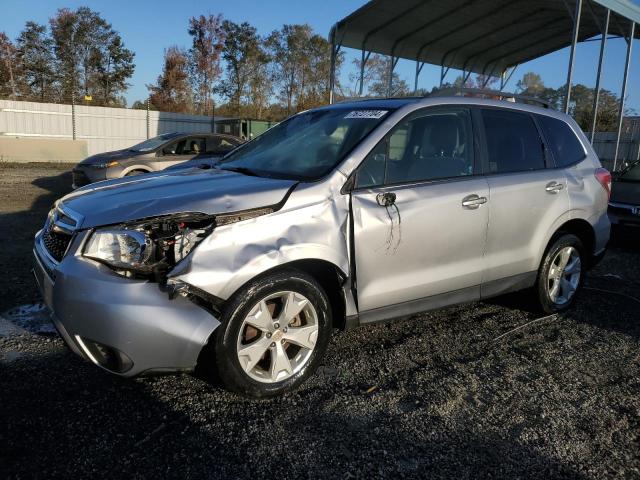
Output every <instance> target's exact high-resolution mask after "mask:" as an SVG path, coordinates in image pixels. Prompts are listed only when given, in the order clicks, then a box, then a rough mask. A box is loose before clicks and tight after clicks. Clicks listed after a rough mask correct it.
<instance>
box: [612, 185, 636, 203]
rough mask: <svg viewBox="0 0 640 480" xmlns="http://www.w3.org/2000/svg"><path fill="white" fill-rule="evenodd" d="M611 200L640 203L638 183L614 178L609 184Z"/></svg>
mask: <svg viewBox="0 0 640 480" xmlns="http://www.w3.org/2000/svg"><path fill="white" fill-rule="evenodd" d="M611 201H612V202H619V203H629V204H631V205H640V183H639V182H622V181H620V180H614V181H613V182H612V184H611Z"/></svg>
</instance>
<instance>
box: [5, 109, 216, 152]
mask: <svg viewBox="0 0 640 480" xmlns="http://www.w3.org/2000/svg"><path fill="white" fill-rule="evenodd" d="M73 110H75V112H73ZM74 113H75V122H74ZM222 118H223V117H216V118H215V120H220V119H222ZM213 122H214V119H213V117H206V116H199V115H184V114H180V113H167V112H154V111H151V112H147V111H146V110H131V109H127V108H109V107H88V106H85V105H76V106H75V107H72V106H71V105H61V104H55V103H35V102H20V101H12V100H0V137H1V136H6V137H14V138H15V137H18V138H21V139H26V138H34V139H35V138H41V139H65V140H72V139H74V123H75V139H76V140H84V141H85V142H86V144H87V153H88V154H89V155H93V154H96V153H101V152H106V151H110V150H119V149H122V148H126V147H130V146H132V145H134V144H136V143H139V142H141V141H143V140H145V139H146V138H148V137H154V136H156V135H160V134H162V133H168V132H185V133H192V132H193V133H202V132H212V131H213V125H214V123H213Z"/></svg>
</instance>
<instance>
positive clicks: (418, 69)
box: [413, 59, 424, 95]
mask: <svg viewBox="0 0 640 480" xmlns="http://www.w3.org/2000/svg"><path fill="white" fill-rule="evenodd" d="M422 67H424V62H421V61H420V60H417V59H416V78H415V81H414V85H413V94H414V95H415V94H417V93H418V77H419V76H420V72H421V71H422Z"/></svg>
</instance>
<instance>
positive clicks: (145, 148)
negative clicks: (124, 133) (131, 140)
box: [129, 133, 180, 152]
mask: <svg viewBox="0 0 640 480" xmlns="http://www.w3.org/2000/svg"><path fill="white" fill-rule="evenodd" d="M179 136H180V134H179V133H165V134H164V135H158V136H157V137H153V138H150V139H149V140H145V141H144V142H142V143H139V144H137V145H134V146H133V147H131V148H130V149H129V150H130V151H132V152H150V151H151V150H155V149H156V148H158V147H159V146H160V145H162V144H163V143H165V142H166V141H167V140H171V139H172V138H175V137H179Z"/></svg>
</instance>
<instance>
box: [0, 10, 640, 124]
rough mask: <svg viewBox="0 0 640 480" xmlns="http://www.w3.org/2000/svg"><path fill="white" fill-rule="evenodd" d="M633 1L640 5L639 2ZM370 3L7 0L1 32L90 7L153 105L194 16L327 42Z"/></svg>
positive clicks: (583, 74) (402, 69) (428, 70)
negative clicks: (151, 93)
mask: <svg viewBox="0 0 640 480" xmlns="http://www.w3.org/2000/svg"><path fill="white" fill-rule="evenodd" d="M532 1H533V0H532ZM634 1H635V2H636V3H638V4H639V5H640V0H634ZM364 3H366V2H365V1H363V0H322V1H313V2H311V1H308V0H297V1H296V0H271V1H268V2H267V1H264V0H242V1H237V2H236V1H228V0H226V1H220V0H210V1H197V0H180V1H176V0H154V1H151V0H128V1H124V0H103V1H95V0H84V1H77V0H66V1H63V0H0V11H1V12H2V14H1V16H0V31H5V32H6V33H7V35H8V36H9V37H10V38H12V39H15V37H16V36H17V35H18V34H19V33H20V31H21V30H22V28H23V27H24V24H25V22H26V21H27V20H33V21H36V22H38V23H47V21H48V19H49V17H51V16H53V15H54V14H55V12H56V10H57V9H58V8H62V7H68V8H71V9H74V8H77V7H78V6H83V5H86V6H88V7H90V8H91V9H93V10H96V11H98V12H100V13H101V14H102V16H103V17H104V18H105V19H106V20H107V21H109V22H110V23H111V24H112V25H113V27H114V28H115V29H116V30H117V31H118V32H120V34H121V36H122V38H123V40H124V43H125V45H126V46H127V48H129V49H131V50H133V51H134V52H135V54H136V55H135V64H136V70H135V74H134V76H133V78H131V80H130V83H131V87H130V88H129V90H128V91H127V93H126V95H125V96H126V98H127V102H128V104H129V105H131V104H132V103H133V102H134V101H135V100H140V99H144V98H146V96H147V88H146V85H147V84H149V83H154V82H155V80H156V78H157V76H158V74H159V73H160V71H161V69H162V59H163V52H164V49H165V48H166V47H168V46H170V45H180V46H184V47H189V45H190V38H189V35H188V33H187V22H188V19H189V17H191V16H194V15H200V14H204V15H207V14H209V13H213V14H217V13H221V14H222V15H223V17H224V18H227V19H230V20H232V21H234V22H237V23H240V22H243V21H246V22H249V23H251V24H252V25H254V26H255V27H256V28H257V29H258V32H259V33H260V34H261V35H266V34H268V33H270V32H271V31H272V30H275V29H278V28H280V27H281V26H282V25H283V24H284V23H308V24H310V25H311V26H312V27H313V29H314V30H315V31H316V32H317V33H319V34H321V35H323V36H325V37H327V36H328V34H329V30H330V28H331V26H332V25H333V24H334V23H335V22H336V21H338V20H340V19H341V18H343V17H345V16H346V15H348V14H349V13H351V12H352V11H353V10H355V9H357V8H358V7H360V6H361V5H363V4H364ZM636 44H638V42H636ZM634 47H635V48H634V52H633V57H632V63H631V70H630V74H629V75H630V76H629V85H628V94H629V96H628V100H627V105H628V106H629V107H631V108H633V109H635V110H636V111H638V112H640V45H638V46H635V45H634ZM598 52H599V43H598V42H588V43H585V44H581V45H579V47H578V50H577V56H576V70H575V76H574V82H575V83H583V84H585V85H587V86H594V85H595V77H596V67H597V59H598ZM625 52H626V43H625V42H624V41H623V40H621V39H614V40H611V41H609V42H608V44H607V54H606V62H605V67H604V75H603V85H602V86H603V88H606V89H608V90H611V91H613V92H616V93H618V94H619V92H620V88H621V85H622V71H623V67H624V58H625ZM346 54H347V58H346V61H345V65H344V67H343V69H342V70H343V72H342V76H341V80H342V82H343V83H348V82H349V80H348V73H349V71H352V70H353V69H351V68H349V67H350V66H351V61H352V59H353V58H355V57H356V56H359V52H358V51H354V50H349V49H347V50H346ZM568 59H569V53H568V49H564V50H560V51H558V52H555V53H552V54H550V55H547V56H545V57H542V58H540V59H536V60H534V61H531V62H528V63H526V64H524V65H521V66H520V67H518V70H517V71H516V72H515V74H514V75H513V77H512V80H511V82H510V83H509V84H507V86H506V88H505V90H515V83H516V82H517V80H519V79H520V78H522V75H523V74H524V73H526V72H529V71H534V72H536V73H539V74H540V75H541V76H542V78H543V80H544V82H545V84H546V85H547V86H550V87H554V88H557V87H559V86H560V85H562V84H564V83H565V81H566V70H567V64H568ZM414 70H415V63H413V62H410V61H405V60H401V61H400V62H399V64H398V67H397V71H398V73H399V74H400V76H401V77H402V78H404V79H405V80H407V82H408V83H409V85H410V86H411V87H413V74H414ZM458 73H459V72H456V71H453V70H452V71H451V72H449V76H448V77H447V80H450V81H453V79H454V78H455V77H456V76H457V75H458ZM439 74H440V68H439V67H436V66H429V65H427V66H425V68H424V69H423V71H422V73H421V76H420V83H419V87H422V88H428V89H430V88H431V87H432V86H434V85H436V84H437V82H438V81H439Z"/></svg>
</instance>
